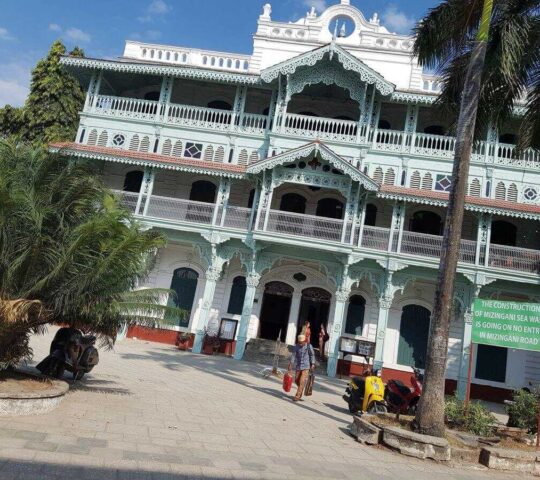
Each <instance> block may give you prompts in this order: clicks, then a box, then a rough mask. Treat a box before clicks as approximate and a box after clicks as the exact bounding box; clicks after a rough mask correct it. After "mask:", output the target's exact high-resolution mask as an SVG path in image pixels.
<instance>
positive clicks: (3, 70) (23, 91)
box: [0, 62, 32, 108]
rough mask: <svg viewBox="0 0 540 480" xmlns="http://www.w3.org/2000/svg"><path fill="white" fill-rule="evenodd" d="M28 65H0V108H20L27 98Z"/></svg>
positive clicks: (29, 66) (30, 67) (28, 82)
mask: <svg viewBox="0 0 540 480" xmlns="http://www.w3.org/2000/svg"><path fill="white" fill-rule="evenodd" d="M31 69H32V66H31V64H30V63H22V62H21V63H8V64H0V108H1V107H3V106H4V105H7V104H9V105H11V106H13V107H20V106H22V105H23V104H24V101H25V100H26V97H27V96H28V90H29V86H30V71H31Z"/></svg>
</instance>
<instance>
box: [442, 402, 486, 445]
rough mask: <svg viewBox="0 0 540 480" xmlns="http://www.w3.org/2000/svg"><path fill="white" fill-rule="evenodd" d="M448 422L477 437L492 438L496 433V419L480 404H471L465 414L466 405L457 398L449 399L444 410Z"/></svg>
mask: <svg viewBox="0 0 540 480" xmlns="http://www.w3.org/2000/svg"><path fill="white" fill-rule="evenodd" d="M444 415H445V418H446V422H447V423H448V424H451V425H453V426H454V425H455V426H456V427H457V428H459V429H462V430H465V431H467V432H470V433H474V434H475V435H480V436H484V437H487V436H490V435H493V433H494V431H495V417H494V416H493V415H492V414H491V412H490V411H489V410H488V409H487V408H486V407H484V406H483V405H482V404H481V403H480V402H475V401H471V402H469V409H468V412H467V414H466V413H465V403H464V402H463V400H460V399H459V398H457V396H455V395H454V396H453V397H447V398H446V405H445V410H444Z"/></svg>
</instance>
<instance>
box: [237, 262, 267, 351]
mask: <svg viewBox="0 0 540 480" xmlns="http://www.w3.org/2000/svg"><path fill="white" fill-rule="evenodd" d="M260 279H261V276H260V275H259V274H258V273H254V272H252V273H249V274H248V275H247V277H246V295H245V297H244V305H243V306H242V317H241V318H240V326H239V328H238V336H237V338H236V347H235V350H234V358H235V359H236V360H242V357H243V356H244V352H245V350H246V342H247V334H248V330H249V323H250V321H251V311H252V310H253V301H254V300H255V293H256V291H257V286H258V285H259V281H260Z"/></svg>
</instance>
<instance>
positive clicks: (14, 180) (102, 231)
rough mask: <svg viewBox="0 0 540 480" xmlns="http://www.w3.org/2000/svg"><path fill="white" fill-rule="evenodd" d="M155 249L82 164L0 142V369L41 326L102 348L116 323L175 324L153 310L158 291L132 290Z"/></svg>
mask: <svg viewBox="0 0 540 480" xmlns="http://www.w3.org/2000/svg"><path fill="white" fill-rule="evenodd" d="M164 243H165V239H164V237H163V236H162V235H161V234H159V233H156V232H155V231H152V230H145V229H144V228H143V227H141V225H139V224H138V223H137V222H136V221H135V220H133V218H132V217H131V215H130V213H129V212H128V211H127V210H126V209H124V208H123V207H122V206H121V205H119V201H118V199H117V198H116V197H114V196H113V195H112V194H111V192H110V191H109V190H108V189H106V188H105V187H104V186H103V185H102V183H101V181H100V179H99V177H98V176H97V175H95V174H94V173H93V171H92V169H91V167H90V166H89V165H84V164H81V163H74V162H71V161H69V160H68V159H65V158H61V157H58V156H55V155H51V154H49V153H47V152H46V150H44V149H43V148H34V147H30V146H28V145H23V144H14V143H8V142H6V141H0V369H2V368H5V367H7V366H9V365H14V364H16V363H17V362H18V361H20V360H22V359H25V358H28V357H29V356H30V355H31V351H30V349H29V347H28V338H29V335H30V334H31V333H32V332H39V331H40V330H41V329H42V328H43V326H44V325H46V324H49V323H61V324H68V325H71V326H74V327H76V328H81V329H83V330H86V331H92V332H95V333H96V334H98V335H99V336H100V338H101V340H102V342H103V343H106V344H110V343H111V342H112V341H114V339H115V337H116V333H117V331H118V329H119V328H120V327H121V326H122V325H123V324H124V323H128V324H129V323H132V322H137V323H143V324H155V323H156V321H157V320H159V319H165V320H168V319H169V318H172V317H175V318H177V317H178V316H181V315H182V314H183V312H181V311H179V310H178V309H176V308H171V307H167V306H162V305H161V304H160V301H161V300H164V298H163V297H164V295H166V294H168V293H170V292H169V291H168V290H162V289H146V290H144V289H142V290H134V288H135V287H136V286H137V284H138V282H139V281H140V280H141V279H142V278H144V276H145V275H146V274H147V273H148V271H149V269H150V267H151V262H152V258H153V256H154V255H155V252H156V250H157V249H158V248H160V247H161V246H163V245H164ZM161 303H165V302H161Z"/></svg>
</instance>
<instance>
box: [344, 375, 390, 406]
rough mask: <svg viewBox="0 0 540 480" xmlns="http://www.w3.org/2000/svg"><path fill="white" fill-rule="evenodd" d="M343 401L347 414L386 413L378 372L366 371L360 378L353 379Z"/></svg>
mask: <svg viewBox="0 0 540 480" xmlns="http://www.w3.org/2000/svg"><path fill="white" fill-rule="evenodd" d="M343 400H345V401H346V402H347V404H348V405H349V412H351V413H353V414H355V413H358V412H362V413H363V412H367V413H386V411H387V409H386V403H385V401H384V383H383V382H382V380H381V378H380V372H379V371H377V372H374V373H372V372H370V371H367V372H366V373H365V374H364V376H362V377H355V378H353V379H352V380H351V381H350V382H349V384H348V385H347V388H346V390H345V395H343Z"/></svg>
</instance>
